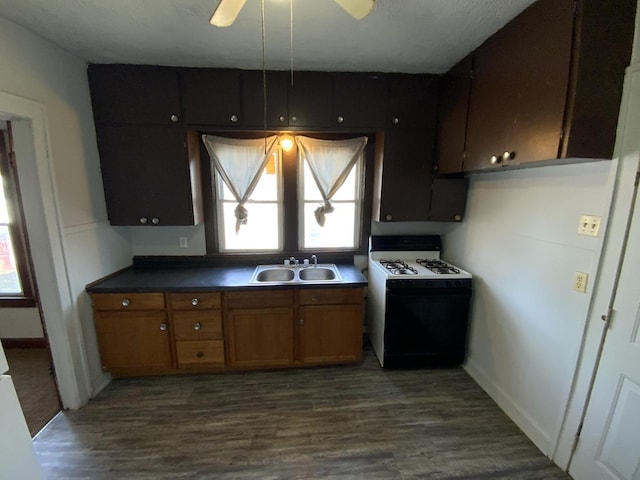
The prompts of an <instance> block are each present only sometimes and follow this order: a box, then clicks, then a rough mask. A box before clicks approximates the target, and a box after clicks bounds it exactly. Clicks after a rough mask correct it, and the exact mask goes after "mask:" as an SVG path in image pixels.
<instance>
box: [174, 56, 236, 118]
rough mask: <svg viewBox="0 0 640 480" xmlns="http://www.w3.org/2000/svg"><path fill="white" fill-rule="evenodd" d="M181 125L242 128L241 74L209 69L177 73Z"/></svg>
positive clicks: (194, 69)
mask: <svg viewBox="0 0 640 480" xmlns="http://www.w3.org/2000/svg"><path fill="white" fill-rule="evenodd" d="M180 94H181V98H182V109H183V115H184V122H185V123H186V124H188V125H212V126H223V127H233V126H240V125H242V110H241V104H240V71H238V70H218V69H210V68H185V69H181V70H180Z"/></svg>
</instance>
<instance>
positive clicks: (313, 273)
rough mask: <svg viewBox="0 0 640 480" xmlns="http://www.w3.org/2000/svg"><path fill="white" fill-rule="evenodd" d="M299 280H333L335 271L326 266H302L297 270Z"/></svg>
mask: <svg viewBox="0 0 640 480" xmlns="http://www.w3.org/2000/svg"><path fill="white" fill-rule="evenodd" d="M298 277H299V278H300V280H303V281H304V280H323V281H327V280H334V279H335V278H336V271H335V270H333V269H331V268H327V267H309V268H303V269H301V270H300V271H299V272H298Z"/></svg>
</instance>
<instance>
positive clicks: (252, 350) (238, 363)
mask: <svg viewBox="0 0 640 480" xmlns="http://www.w3.org/2000/svg"><path fill="white" fill-rule="evenodd" d="M292 318H293V309H292V308H291V307H289V308H286V307H275V308H248V309H238V310H229V312H228V314H227V327H228V328H227V339H228V350H229V364H230V365H231V366H232V367H280V366H285V365H290V364H292V363H293V322H292Z"/></svg>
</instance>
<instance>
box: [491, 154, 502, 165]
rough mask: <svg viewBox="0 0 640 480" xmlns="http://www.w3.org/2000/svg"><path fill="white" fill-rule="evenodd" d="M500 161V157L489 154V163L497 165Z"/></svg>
mask: <svg viewBox="0 0 640 480" xmlns="http://www.w3.org/2000/svg"><path fill="white" fill-rule="evenodd" d="M501 161H502V157H498V156H497V155H491V165H498V164H499V163H500V162H501Z"/></svg>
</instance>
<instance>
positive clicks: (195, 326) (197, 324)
mask: <svg viewBox="0 0 640 480" xmlns="http://www.w3.org/2000/svg"><path fill="white" fill-rule="evenodd" d="M201 328H202V325H200V322H196V323H194V324H193V329H194V330H200V329H201Z"/></svg>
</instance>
